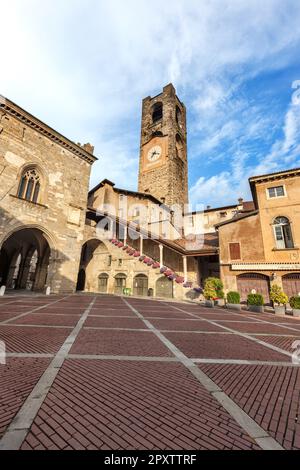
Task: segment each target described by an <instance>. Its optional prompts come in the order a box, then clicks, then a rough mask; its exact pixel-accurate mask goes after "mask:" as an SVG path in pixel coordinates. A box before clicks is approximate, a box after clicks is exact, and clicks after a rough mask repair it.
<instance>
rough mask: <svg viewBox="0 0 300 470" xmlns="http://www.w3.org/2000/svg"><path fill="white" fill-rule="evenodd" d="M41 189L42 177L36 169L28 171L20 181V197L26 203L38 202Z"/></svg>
mask: <svg viewBox="0 0 300 470" xmlns="http://www.w3.org/2000/svg"><path fill="white" fill-rule="evenodd" d="M40 189H41V179H40V175H39V173H38V172H37V170H36V169H35V168H31V169H30V170H26V171H25V172H24V173H23V175H22V177H21V181H20V186H19V190H18V197H19V198H20V199H26V201H31V202H38V201H39V195H40Z"/></svg>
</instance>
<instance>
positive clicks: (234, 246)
mask: <svg viewBox="0 0 300 470" xmlns="http://www.w3.org/2000/svg"><path fill="white" fill-rule="evenodd" d="M229 252H230V259H232V260H238V259H241V245H240V244H239V243H229Z"/></svg>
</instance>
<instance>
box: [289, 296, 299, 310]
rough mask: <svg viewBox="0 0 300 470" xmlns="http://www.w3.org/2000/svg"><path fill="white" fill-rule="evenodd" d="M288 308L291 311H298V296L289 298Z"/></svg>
mask: <svg viewBox="0 0 300 470" xmlns="http://www.w3.org/2000/svg"><path fill="white" fill-rule="evenodd" d="M290 306H291V308H292V309H293V310H300V296H298V297H291V298H290Z"/></svg>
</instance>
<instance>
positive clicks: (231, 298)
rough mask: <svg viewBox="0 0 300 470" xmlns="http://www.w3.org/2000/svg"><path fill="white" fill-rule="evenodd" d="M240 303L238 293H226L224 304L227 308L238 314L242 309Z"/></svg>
mask: <svg viewBox="0 0 300 470" xmlns="http://www.w3.org/2000/svg"><path fill="white" fill-rule="evenodd" d="M240 302H241V296H240V294H239V292H234V291H232V292H228V294H227V303H226V307H227V308H231V309H232V310H238V311H239V312H240V311H241V309H242V306H241V303H240Z"/></svg>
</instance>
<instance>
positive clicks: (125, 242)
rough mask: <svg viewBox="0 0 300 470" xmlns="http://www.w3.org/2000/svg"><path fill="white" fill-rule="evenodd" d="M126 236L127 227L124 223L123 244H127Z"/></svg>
mask: <svg viewBox="0 0 300 470" xmlns="http://www.w3.org/2000/svg"><path fill="white" fill-rule="evenodd" d="M127 237H128V227H127V225H126V226H125V227H124V245H127Z"/></svg>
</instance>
